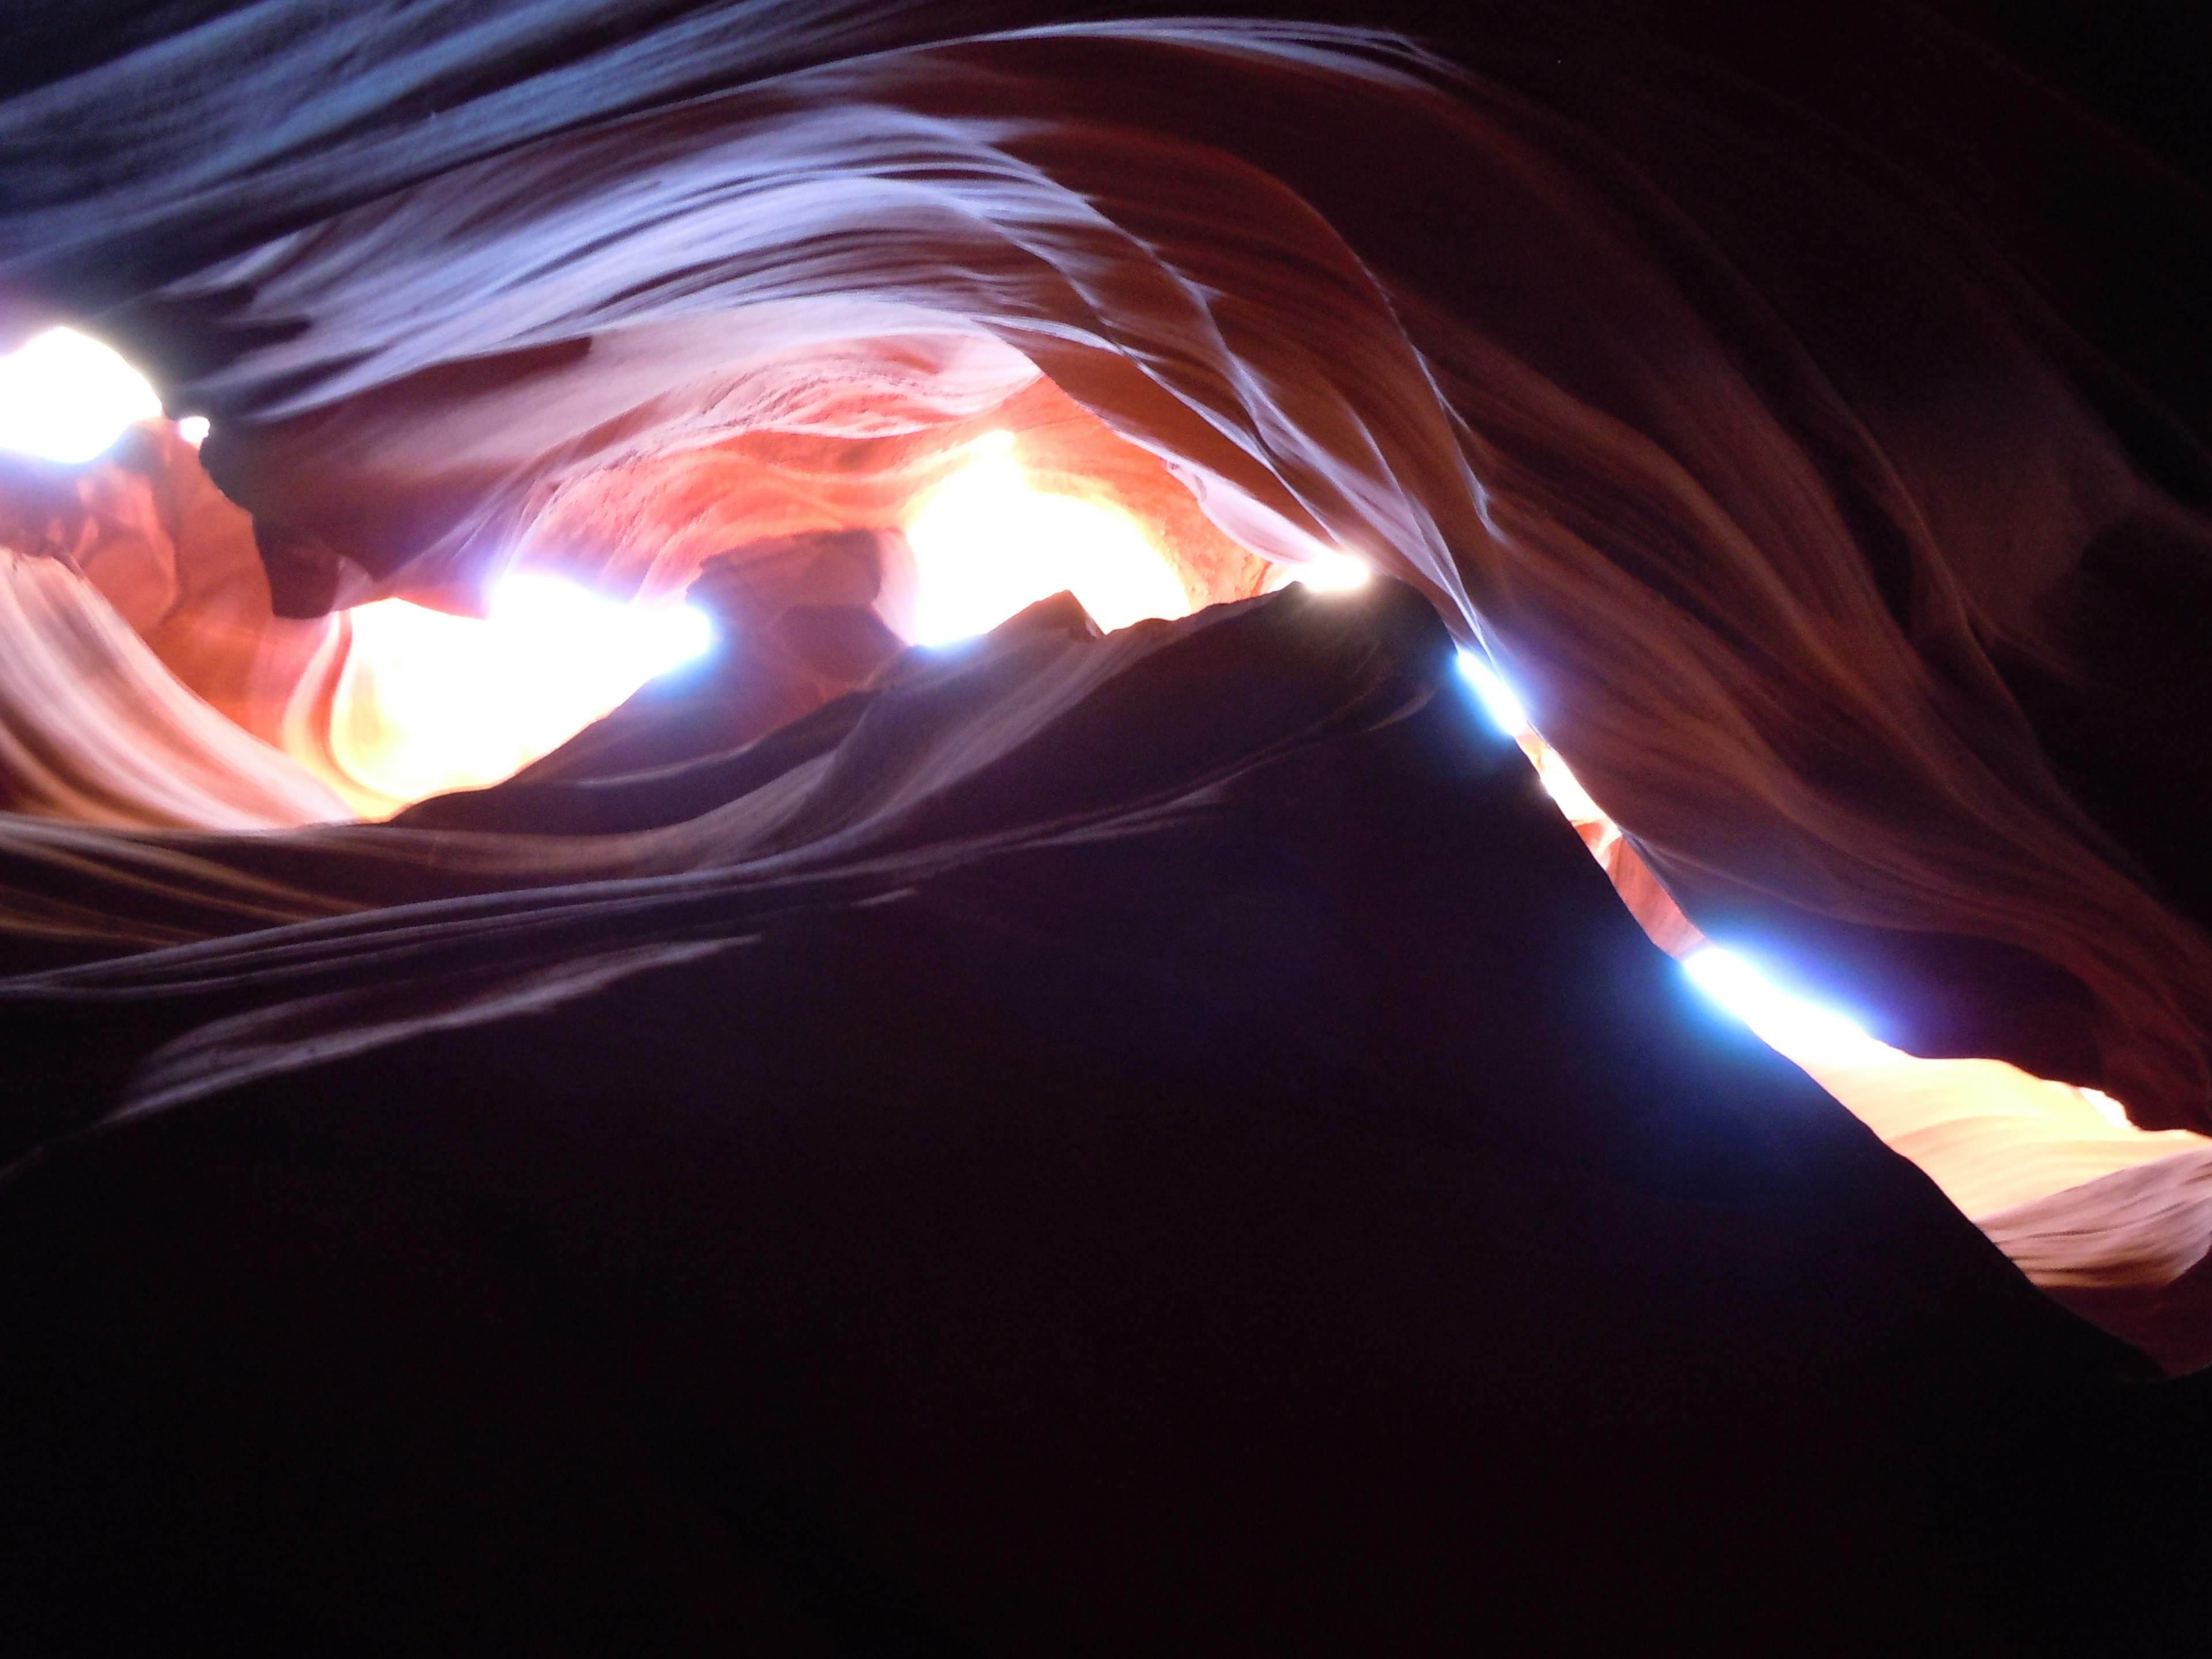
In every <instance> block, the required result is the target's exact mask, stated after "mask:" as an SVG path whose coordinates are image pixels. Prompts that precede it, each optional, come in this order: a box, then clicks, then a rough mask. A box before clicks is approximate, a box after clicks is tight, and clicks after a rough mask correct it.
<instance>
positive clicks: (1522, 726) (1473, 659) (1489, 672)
mask: <svg viewBox="0 0 2212 1659" xmlns="http://www.w3.org/2000/svg"><path fill="white" fill-rule="evenodd" d="M1459 671H1460V673H1461V675H1462V678H1465V679H1466V681H1467V683H1468V684H1469V685H1471V686H1473V687H1474V694H1475V696H1477V697H1479V698H1480V699H1481V702H1482V709H1483V713H1485V714H1487V715H1489V716H1490V723H1491V724H1492V726H1496V727H1497V728H1498V730H1499V731H1500V732H1503V733H1504V735H1505V736H1507V737H1509V738H1517V737H1519V736H1520V735H1521V734H1522V732H1526V731H1528V729H1529V726H1528V710H1527V709H1526V708H1522V706H1521V699H1520V698H1518V697H1516V696H1514V695H1513V688H1512V687H1511V686H1510V685H1508V684H1506V683H1505V680H1504V676H1502V675H1501V674H1499V673H1498V671H1497V670H1496V669H1494V668H1492V666H1491V665H1489V664H1488V663H1486V662H1485V661H1484V660H1483V659H1482V657H1481V654H1480V653H1479V652H1474V651H1464V650H1463V651H1462V652H1461V653H1459Z"/></svg>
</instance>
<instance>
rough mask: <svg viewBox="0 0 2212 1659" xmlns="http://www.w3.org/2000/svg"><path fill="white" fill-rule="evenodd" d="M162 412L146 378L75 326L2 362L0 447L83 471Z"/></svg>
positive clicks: (53, 333)
mask: <svg viewBox="0 0 2212 1659" xmlns="http://www.w3.org/2000/svg"><path fill="white" fill-rule="evenodd" d="M160 413H161V398H159V397H158V396H156V395H155V391H154V388H153V386H151V385H150V384H149V383H148V381H147V379H146V377H145V376H144V375H143V374H140V373H139V372H138V371H137V369H135V368H131V365H130V364H129V363H127V362H124V360H123V359H122V357H121V356H118V354H117V353H116V351H115V350H114V349H113V348H112V347H111V346H107V345H103V344H102V343H100V341H98V340H95V339H94V338H93V337H91V336H90V335H88V334H80V333H78V332H77V331H76V330H75V329H73V328H50V329H48V330H47V331H46V332H45V333H43V334H39V335H35V336H33V337H32V338H30V339H29V340H27V341H25V342H24V343H23V344H21V346H19V347H17V348H16V349H15V350H14V351H12V352H10V353H9V354H8V356H5V357H0V449H5V450H12V451H14V452H15V453H18V454H22V455H35V456H37V457H39V459H41V460H47V461H58V462H60V463H62V464H63V465H66V466H78V465H82V464H83V463H85V462H87V461H91V460H96V459H99V458H100V456H102V455H104V454H106V453H107V451H108V450H109V449H111V448H112V447H114V444H115V441H116V440H117V439H118V438H120V437H121V436H122V435H124V433H125V432H126V431H128V430H129V429H130V428H131V426H133V425H134V424H136V423H137V422H140V421H149V420H152V419H153V418H154V417H155V416H157V415H159V414H160Z"/></svg>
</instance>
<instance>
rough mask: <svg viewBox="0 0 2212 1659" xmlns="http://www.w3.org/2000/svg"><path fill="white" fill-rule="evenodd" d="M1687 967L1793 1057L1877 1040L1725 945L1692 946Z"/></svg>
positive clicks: (1692, 976) (1728, 1006)
mask: <svg viewBox="0 0 2212 1659" xmlns="http://www.w3.org/2000/svg"><path fill="white" fill-rule="evenodd" d="M1682 968H1683V971H1684V972H1686V973H1687V974H1688V975H1689V976H1690V979H1691V981H1692V983H1694V984H1695V985H1696V986H1697V987H1698V988H1699V990H1701V991H1703V992H1705V994H1706V995H1707V996H1709V997H1711V998H1712V1000H1714V1001H1716V1002H1717V1003H1719V1004H1720V1005H1721V1006H1723V1008H1726V1009H1727V1010H1728V1011H1729V1012H1730V1013H1732V1014H1734V1015H1735V1017H1736V1018H1738V1019H1741V1021H1742V1022H1743V1023H1744V1024H1747V1025H1748V1026H1749V1027H1751V1029H1752V1030H1753V1032H1754V1033H1755V1034H1757V1035H1758V1036H1759V1037H1760V1038H1761V1039H1763V1040H1764V1041H1765V1042H1766V1043H1767V1044H1768V1045H1769V1046H1770V1047H1771V1048H1778V1049H1779V1050H1781V1051H1782V1052H1783V1053H1784V1054H1788V1055H1790V1057H1791V1058H1792V1059H1796V1057H1797V1056H1798V1055H1799V1054H1801V1053H1804V1052H1818V1051H1820V1050H1835V1049H1839V1048H1863V1047H1865V1046H1866V1045H1868V1044H1870V1043H1872V1042H1873V1041H1874V1039H1873V1038H1872V1037H1870V1036H1868V1035H1867V1034H1866V1032H1865V1031H1864V1030H1862V1029H1861V1028H1860V1027H1859V1026H1858V1025H1857V1024H1856V1023H1855V1022H1853V1021H1852V1020H1850V1019H1847V1018H1844V1016H1843V1015H1842V1014H1839V1013H1838V1012H1835V1011H1834V1010H1833V1009H1832V1008H1823V1007H1821V1006H1820V1005H1819V1004H1818V1003H1814V1002H1808V1001H1806V1000H1804V999H1803V998H1802V997H1796V996H1792V995H1790V993H1788V992H1787V991H1784V990H1783V989H1781V988H1780V987H1778V986H1777V985H1776V984H1775V983H1774V982H1773V981H1771V980H1770V979H1768V978H1767V977H1766V975H1764V974H1762V973H1761V972H1759V969H1757V968H1755V967H1753V965H1752V964H1751V963H1748V962H1747V961H1745V960H1744V959H1743V957H1740V956H1738V955H1737V954H1736V953H1735V951H1729V950H1726V949H1723V947H1722V946H1720V945H1706V946H1705V947H1704V948H1703V949H1701V950H1697V951H1692V952H1691V953H1690V954H1689V955H1688V956H1686V957H1684V958H1683V959H1682Z"/></svg>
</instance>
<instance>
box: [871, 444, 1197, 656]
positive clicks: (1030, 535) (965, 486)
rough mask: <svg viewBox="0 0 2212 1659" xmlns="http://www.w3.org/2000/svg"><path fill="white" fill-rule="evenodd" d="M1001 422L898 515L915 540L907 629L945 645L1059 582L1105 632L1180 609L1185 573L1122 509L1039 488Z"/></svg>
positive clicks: (923, 641)
mask: <svg viewBox="0 0 2212 1659" xmlns="http://www.w3.org/2000/svg"><path fill="white" fill-rule="evenodd" d="M969 456H970V458H969V460H968V461H967V463H966V464H965V465H963V466H962V467H961V468H960V470H959V471H957V472H955V473H954V474H953V475H952V476H951V477H949V478H947V479H946V480H945V482H944V483H941V484H939V485H938V486H937V487H936V488H935V489H932V490H930V491H929V492H928V493H927V495H925V496H924V497H923V498H922V500H921V504H920V507H919V508H918V510H917V511H916V512H915V514H914V516H913V517H912V518H911V519H909V520H908V522H907V525H906V526H905V528H906V538H907V544H908V546H910V547H912V548H913V549H914V558H915V576H916V581H915V605H914V624H913V628H914V640H915V643H916V644H918V645H946V644H950V643H951V642H952V641H956V640H964V639H968V638H970V637H972V636H973V635H977V634H983V633H987V632H988V631H989V630H990V629H994V628H996V627H997V626H998V625H999V624H1000V623H1002V622H1004V621H1006V618H1007V617H1011V616H1012V615H1014V614H1015V613H1016V612H1017V611H1021V610H1024V609H1025V608H1026V607H1028V606H1030V605H1034V604H1036V602H1037V601H1038V600H1039V599H1048V598H1050V597H1051V596H1052V595H1053V594H1054V593H1058V592H1062V591H1068V592H1073V593H1074V595H1075V597H1076V598H1077V599H1079V600H1080V601H1082V604H1083V608H1084V609H1085V611H1089V612H1090V613H1091V619H1092V620H1093V621H1095V622H1096V623H1097V624H1098V625H1099V626H1100V627H1101V628H1103V629H1106V630H1107V631H1108V632H1109V633H1110V632H1112V631H1113V630H1114V629H1117V628H1127V626H1129V624H1130V623H1135V622H1141V621H1143V620H1144V619H1145V618H1146V617H1182V616H1188V614H1189V612H1190V596H1189V594H1188V592H1185V591H1184V588H1183V585H1182V578H1181V577H1180V576H1178V575H1176V572H1175V570H1174V568H1173V567H1172V566H1170V564H1169V563H1168V562H1167V560H1166V559H1165V558H1164V557H1162V556H1161V555H1160V553H1159V550H1158V549H1157V548H1155V547H1154V546H1153V545H1152V540H1151V538H1149V537H1147V536H1146V534H1145V532H1144V529H1143V527H1142V526H1139V524H1138V523H1137V521H1136V520H1134V519H1133V518H1131V517H1130V516H1129V515H1128V514H1127V513H1123V512H1121V511H1120V510H1119V509H1118V508H1115V507H1108V506H1105V505H1103V504H1102V503H1099V502H1097V501H1080V500H1078V499H1077V498H1075V497H1074V496H1072V495H1048V494H1046V493H1045V492H1043V491H1042V490H1039V489H1036V488H1035V487H1034V486H1033V485H1031V483H1030V480H1029V477H1028V475H1027V474H1026V473H1025V472H1024V471H1023V470H1022V466H1021V463H1020V461H1019V460H1018V459H1017V458H1016V457H1015V454H1014V436H1013V435H1012V433H1010V432H994V433H990V434H987V435H985V436H984V437H983V438H981V439H979V440H978V441H976V442H975V444H973V445H971V446H970V447H969Z"/></svg>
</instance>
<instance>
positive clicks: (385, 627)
mask: <svg viewBox="0 0 2212 1659" xmlns="http://www.w3.org/2000/svg"><path fill="white" fill-rule="evenodd" d="M346 614H347V616H348V617H349V622H350V625H351V628H352V635H353V637H352V644H351V648H350V650H349V653H348V654H347V659H346V667H345V672H344V678H343V680H342V682H341V683H340V686H339V690H338V702H337V708H335V710H334V711H333V717H332V720H331V746H332V749H333V750H334V752H335V753H336V756H337V760H338V762H339V763H340V764H341V765H342V766H343V768H344V769H345V770H346V771H347V772H348V773H349V775H352V776H353V777H355V778H356V779H357V780H358V781H360V782H362V784H365V785H367V786H368V787H370V788H373V789H375V790H378V791H380V792H381V793H384V794H386V795H388V796H391V797H392V798H393V799H396V800H399V801H411V800H419V799H422V797H424V796H426V795H434V794H439V793H443V792H444V791H447V790H449V789H473V788H481V787H483V786H484V785H486V784H490V783H496V782H497V781H500V780H501V779H502V778H505V777H507V776H510V775H513V773H514V772H516V771H517V770H519V769H520V768H522V767H524V766H526V765H528V764H529V763H531V762H532V761H533V760H536V759H538V757H540V756H542V755H545V754H549V753H550V752H551V751H552V750H555V749H557V748H559V747H560V746H561V744H563V743H565V742H567V741H568V739H569V738H571V737H573V736H574V735H575V734H576V733H577V732H580V731H581V730H582V729H583V728H584V727H585V726H588V725H590V724H591V723H592V721H593V720H598V719H599V718H600V717H601V716H603V715H605V714H608V713H609V712H611V710H613V709H614V708H617V707H619V706H620V705H621V704H622V703H623V702H626V701H628V699H629V696H631V694H632V693H634V692H635V691H636V690H637V689H638V688H639V687H640V686H641V685H643V684H645V683H646V682H647V680H650V679H653V678H655V677H656V676H658V675H660V674H663V673H665V672H667V671H669V670H670V669H671V668H674V667H676V666H678V665H679V664H682V663H684V662H688V661H690V660H691V659H694V658H696V657H698V656H700V655H701V654H702V653H704V652H706V651H707V650H708V649H709V648H710V647H712V646H713V645H714V624H713V623H711V622H710V621H709V620H708V617H706V616H705V615H704V614H703V613H702V612H701V611H695V610H693V609H692V608H690V606H688V605H668V604H660V605H642V604H640V605H632V604H625V603H624V602H623V601H622V600H620V599H610V598H608V597H606V596H605V595H604V594H601V593H597V592H593V591H592V590H591V589H590V588H588V587H585V586H581V585H580V584H579V583H576V582H573V581H569V580H565V579H564V578H562V577H558V576H554V575H550V574H544V573H542V572H514V573H511V574H508V575H507V576H504V577H502V578H501V580H499V581H498V583H497V584H496V585H495V586H494V587H493V588H492V589H491V591H490V593H489V596H488V602H487V605H486V615H484V616H483V617H456V616H452V615H449V614H447V612H445V611H433V610H431V609H429V608H428V607H427V606H423V605H413V604H410V603H409V602H407V601H406V600H404V599H382V600H379V601H377V602H376V603H374V604H373V605H361V606H359V607H357V608H356V609H355V610H353V611H349V612H347V613H346Z"/></svg>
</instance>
